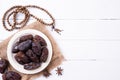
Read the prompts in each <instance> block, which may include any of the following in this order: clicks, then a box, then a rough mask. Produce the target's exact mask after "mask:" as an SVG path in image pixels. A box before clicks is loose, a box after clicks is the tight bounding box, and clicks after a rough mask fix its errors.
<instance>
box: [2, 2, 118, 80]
mask: <svg viewBox="0 0 120 80" xmlns="http://www.w3.org/2000/svg"><path fill="white" fill-rule="evenodd" d="M28 4H34V5H38V6H41V7H43V8H45V9H47V10H48V11H49V12H50V13H52V14H53V16H54V17H55V19H56V23H57V24H56V27H58V28H61V29H63V30H64V31H63V32H62V35H61V36H59V35H58V34H54V32H52V33H53V36H55V38H56V40H57V42H58V44H59V45H60V47H61V50H62V51H63V54H64V56H65V58H66V59H67V61H64V62H63V64H62V65H60V66H61V67H62V68H63V69H64V73H63V76H59V77H58V76H57V75H56V72H55V70H53V71H52V76H50V77H49V78H47V79H49V80H73V79H74V80H120V31H119V30H120V0H3V1H2V0H1V1H0V41H3V40H4V39H5V38H7V37H8V36H10V35H11V34H13V33H15V32H16V31H13V32H8V31H6V30H5V29H4V28H3V26H2V21H1V19H2V16H3V14H4V12H5V11H6V10H7V9H8V8H10V7H12V6H14V5H28ZM31 12H32V10H31ZM33 13H34V14H36V15H37V16H38V15H41V14H39V12H36V13H35V12H33ZM38 17H40V18H43V19H44V20H46V19H47V20H49V18H47V17H46V16H45V15H43V14H42V16H38ZM34 21H35V20H33V19H31V20H30V23H31V22H34ZM40 79H41V80H47V79H46V78H44V77H39V78H38V79H36V80H40ZM1 80H2V79H1Z"/></svg>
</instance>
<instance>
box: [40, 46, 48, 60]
mask: <svg viewBox="0 0 120 80" xmlns="http://www.w3.org/2000/svg"><path fill="white" fill-rule="evenodd" d="M47 58H48V49H47V48H46V47H44V48H43V49H42V54H41V57H40V61H41V62H46V60H47Z"/></svg>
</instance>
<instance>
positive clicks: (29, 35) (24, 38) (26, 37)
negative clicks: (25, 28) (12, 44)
mask: <svg viewBox="0 0 120 80" xmlns="http://www.w3.org/2000/svg"><path fill="white" fill-rule="evenodd" d="M32 39H33V35H31V34H28V35H25V36H22V37H20V40H19V42H23V41H26V40H32Z"/></svg>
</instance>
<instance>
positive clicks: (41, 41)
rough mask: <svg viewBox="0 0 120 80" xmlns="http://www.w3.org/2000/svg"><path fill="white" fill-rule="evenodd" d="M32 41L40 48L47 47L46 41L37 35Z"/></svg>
mask: <svg viewBox="0 0 120 80" xmlns="http://www.w3.org/2000/svg"><path fill="white" fill-rule="evenodd" d="M34 40H35V41H38V42H39V43H40V45H41V46H47V44H46V41H45V40H44V39H43V38H42V37H41V36H39V35H35V36H34Z"/></svg>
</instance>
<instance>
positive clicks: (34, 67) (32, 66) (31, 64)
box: [24, 62, 41, 70]
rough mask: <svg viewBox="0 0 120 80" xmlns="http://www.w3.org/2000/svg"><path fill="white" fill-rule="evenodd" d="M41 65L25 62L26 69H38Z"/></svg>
mask: <svg viewBox="0 0 120 80" xmlns="http://www.w3.org/2000/svg"><path fill="white" fill-rule="evenodd" d="M40 66H41V63H35V62H30V63H28V64H24V69H26V70H33V69H37V68H38V67H40Z"/></svg>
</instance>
